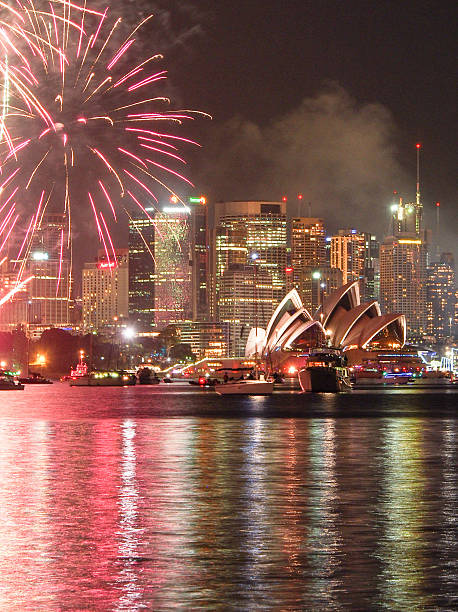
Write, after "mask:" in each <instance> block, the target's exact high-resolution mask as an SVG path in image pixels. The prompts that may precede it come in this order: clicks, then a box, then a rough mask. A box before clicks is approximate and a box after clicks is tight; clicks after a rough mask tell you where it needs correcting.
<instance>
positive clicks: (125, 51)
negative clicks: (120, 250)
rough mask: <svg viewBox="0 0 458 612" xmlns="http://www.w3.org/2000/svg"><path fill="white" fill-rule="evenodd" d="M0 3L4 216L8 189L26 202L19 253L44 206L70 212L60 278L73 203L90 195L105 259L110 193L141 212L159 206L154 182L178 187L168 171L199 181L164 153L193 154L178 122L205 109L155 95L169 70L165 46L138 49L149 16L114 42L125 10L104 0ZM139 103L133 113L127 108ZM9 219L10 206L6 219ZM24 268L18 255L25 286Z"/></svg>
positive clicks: (0, 195)
mask: <svg viewBox="0 0 458 612" xmlns="http://www.w3.org/2000/svg"><path fill="white" fill-rule="evenodd" d="M0 9H4V15H3V17H2V18H1V19H0V71H1V73H2V74H3V82H4V96H3V106H2V111H3V112H2V114H1V115H0V117H1V125H0V133H1V136H2V138H3V141H2V142H0V173H1V174H2V175H3V176H4V177H5V178H3V182H2V184H1V185H0V215H1V214H3V215H5V212H3V211H7V212H6V215H8V214H9V212H8V211H9V209H8V208H7V204H9V202H10V201H12V199H13V197H14V199H15V201H16V202H18V205H20V206H21V207H22V209H26V210H28V211H29V219H28V220H26V222H25V226H26V227H27V229H26V230H25V237H24V240H23V241H22V244H21V246H20V249H19V253H20V255H21V256H24V257H26V256H28V253H30V250H31V248H32V243H33V239H34V234H35V232H36V230H37V229H38V228H40V225H41V223H42V219H43V214H44V212H45V210H46V208H48V210H49V211H50V212H61V211H62V212H63V213H64V214H65V215H66V216H67V221H66V223H65V231H64V230H62V232H63V233H62V235H61V240H60V242H59V245H56V247H57V250H58V251H59V261H60V264H59V281H60V271H61V270H62V258H63V257H64V242H66V243H67V248H69V249H70V250H71V241H70V236H71V232H72V225H71V219H72V213H71V210H72V208H74V207H75V203H76V202H78V204H79V206H78V208H79V209H80V208H81V202H83V201H84V199H86V201H87V199H89V204H90V206H89V207H88V210H91V211H92V214H93V216H94V219H95V222H96V223H95V224H96V227H97V231H98V236H99V240H100V242H101V243H102V245H103V247H104V250H105V253H106V256H107V259H108V261H110V260H111V259H110V252H109V251H112V252H113V255H114V254H115V249H114V246H113V241H112V238H111V233H110V229H109V226H108V223H107V222H106V215H104V214H103V211H104V210H108V211H109V212H110V217H111V216H112V217H113V220H114V221H116V218H117V215H116V206H115V202H118V201H119V200H120V199H125V198H127V200H128V201H130V202H131V204H130V205H129V206H133V207H135V208H137V209H138V210H140V211H141V212H142V213H143V214H145V213H146V210H145V205H144V204H146V206H147V207H150V206H153V207H154V206H155V203H157V202H158V192H157V191H156V189H161V190H162V189H165V190H166V191H167V192H169V193H171V194H173V195H174V190H173V189H171V188H170V187H168V186H167V184H166V177H167V176H169V177H170V175H172V177H175V178H176V179H179V181H183V182H185V183H187V184H189V185H192V183H191V181H190V180H189V179H188V178H187V177H186V176H184V175H183V174H181V173H180V172H177V171H176V170H175V169H174V168H172V167H169V166H168V165H167V162H169V163H177V162H178V163H184V164H185V163H186V162H185V160H184V159H183V158H182V157H181V156H180V155H178V154H177V152H178V147H177V146H176V145H178V144H180V145H186V146H187V145H195V146H200V145H198V143H196V142H195V141H193V140H191V139H188V138H185V137H183V136H180V135H178V134H177V133H176V131H177V129H181V126H182V124H183V122H184V121H187V120H192V119H193V118H194V117H195V115H196V114H199V115H202V113H195V112H194V111H188V110H186V111H183V110H173V109H168V108H165V110H164V106H165V105H169V104H170V101H169V99H168V98H167V97H164V96H162V95H158V96H152V95H151V94H152V92H153V90H154V89H155V88H157V87H158V86H159V84H160V83H161V82H162V80H164V79H166V78H167V71H166V70H161V69H159V70H150V69H148V65H149V64H150V63H151V62H156V61H158V60H161V59H162V55H160V54H157V53H156V54H154V55H150V56H145V57H144V58H143V59H142V58H140V59H139V53H138V51H137V50H136V49H137V47H138V44H139V41H140V40H141V39H140V38H139V37H138V35H137V32H138V31H139V29H140V28H141V27H142V26H144V24H146V23H147V22H148V21H149V20H150V19H151V17H152V16H148V17H146V18H145V19H144V20H143V21H142V22H141V23H140V24H138V25H137V26H136V27H135V28H134V30H133V31H132V32H130V33H129V34H128V35H127V36H125V35H124V37H121V41H122V42H119V34H120V33H121V30H122V23H121V18H115V19H114V18H112V16H111V13H110V11H109V8H108V7H107V8H105V9H104V10H94V9H92V8H91V5H90V2H87V0H84V2H82V3H81V4H78V3H75V2H70V1H69V0H49V1H47V2H45V1H42V0H39V1H38V2H34V0H23V2H22V3H21V2H19V1H18V2H17V6H15V8H13V7H11V6H9V4H7V3H5V2H2V1H0ZM5 15H6V16H5ZM134 35H136V36H135V37H134ZM116 40H118V42H116ZM2 56H3V57H2ZM130 58H134V59H135V61H134V62H133V63H131V60H130ZM107 73H108V75H107ZM6 93H7V97H6V98H5V94H6ZM134 107H136V108H137V109H138V112H129V111H130V109H132V108H134ZM203 115H205V113H203ZM158 121H160V122H161V124H164V122H166V123H169V125H170V132H169V131H168V130H164V129H161V130H156V129H154V125H155V124H157V122H158ZM145 128H146V129H145ZM172 151H173V152H172ZM83 190H84V191H83ZM84 192H85V193H86V196H85V197H84ZM88 196H89V197H88ZM178 199H179V198H178ZM140 200H143V203H144V204H142V202H141V201H140ZM179 200H180V199H179ZM180 201H181V200H180ZM34 202H37V204H35V205H34ZM126 207H127V206H126V204H124V205H123V206H122V208H123V209H125V208H126ZM146 214H147V213H146ZM24 216H25V217H27V215H24ZM73 216H74V215H73ZM148 216H149V215H148ZM12 219H13V214H12V215H10V216H9V217H8V219H7V221H6V226H9V224H10V223H11V222H12ZM3 221H5V218H3ZM16 221H17V219H16V220H15V221H14V224H16ZM1 223H2V218H0V224H1ZM6 226H5V227H6ZM65 232H67V235H66V236H64V233H65ZM108 245H109V248H108ZM23 272H24V266H23V265H21V270H20V274H19V276H18V286H19V284H20V282H22V281H21V280H20V279H21V276H22V274H23Z"/></svg>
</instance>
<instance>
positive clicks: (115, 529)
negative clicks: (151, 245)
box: [0, 383, 458, 612]
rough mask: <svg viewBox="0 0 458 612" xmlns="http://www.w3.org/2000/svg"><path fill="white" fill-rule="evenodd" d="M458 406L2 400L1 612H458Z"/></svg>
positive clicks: (372, 396)
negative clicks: (56, 611) (449, 611)
mask: <svg viewBox="0 0 458 612" xmlns="http://www.w3.org/2000/svg"><path fill="white" fill-rule="evenodd" d="M457 405H458V393H456V392H448V393H446V392H444V393H440V392H435V391H434V392H425V391H424V392H416V391H408V390H404V389H400V390H396V391H392V392H381V393H376V392H354V393H352V394H347V395H330V394H329V395H314V396H311V395H307V396H301V395H291V394H287V393H284V394H277V395H274V396H272V397H270V398H243V397H242V398H235V399H228V398H218V397H216V396H215V395H214V394H213V392H211V391H209V392H205V391H200V390H193V389H192V388H190V387H178V386H175V385H173V386H170V387H162V386H160V387H150V388H148V387H136V388H124V389H88V388H69V387H68V386H67V385H66V384H63V383H57V384H54V385H53V386H52V387H35V388H33V387H28V388H26V390H25V391H24V392H0V547H1V549H0V575H1V582H0V610H1V611H2V612H3V611H5V610H6V611H9V610H14V611H16V610H20V611H23V610H24V611H25V610H33V611H36V610H141V609H147V610H170V609H177V610H200V609H203V610H282V611H283V610H365V611H366V610H367V611H369V610H403V611H404V610H409V611H410V610H456V609H458V541H457V528H458V520H457V515H458V456H457V455H458V445H457V440H458V419H457V416H458V408H457Z"/></svg>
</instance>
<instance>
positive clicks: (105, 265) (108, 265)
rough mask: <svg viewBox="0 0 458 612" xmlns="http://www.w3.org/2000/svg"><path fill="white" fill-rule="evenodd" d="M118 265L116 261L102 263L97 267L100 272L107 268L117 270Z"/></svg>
mask: <svg viewBox="0 0 458 612" xmlns="http://www.w3.org/2000/svg"><path fill="white" fill-rule="evenodd" d="M117 265H118V264H117V263H116V262H115V261H110V262H107V261H102V262H100V263H99V264H97V267H98V269H99V270H104V269H105V268H116V266H117Z"/></svg>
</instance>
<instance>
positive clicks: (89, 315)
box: [82, 249, 129, 331]
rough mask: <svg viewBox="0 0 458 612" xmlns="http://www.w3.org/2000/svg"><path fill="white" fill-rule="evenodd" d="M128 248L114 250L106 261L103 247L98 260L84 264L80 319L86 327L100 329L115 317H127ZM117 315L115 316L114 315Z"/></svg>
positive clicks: (87, 329) (108, 324) (88, 329)
mask: <svg viewBox="0 0 458 612" xmlns="http://www.w3.org/2000/svg"><path fill="white" fill-rule="evenodd" d="M128 254H129V251H128V249H119V250H118V251H116V261H110V262H108V261H107V260H106V257H105V252H104V251H99V257H98V261H96V262H91V263H86V264H85V265H84V267H83V283H82V295H83V305H82V323H83V329H84V330H85V331H90V330H103V329H104V328H106V327H109V326H112V325H113V321H114V320H117V319H121V318H124V319H127V315H128V295H129V270H128ZM115 317H116V319H115Z"/></svg>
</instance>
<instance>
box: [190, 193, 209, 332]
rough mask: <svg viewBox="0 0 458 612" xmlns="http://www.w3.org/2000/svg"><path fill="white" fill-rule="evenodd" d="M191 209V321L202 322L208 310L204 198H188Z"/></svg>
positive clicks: (206, 227) (206, 219)
mask: <svg viewBox="0 0 458 612" xmlns="http://www.w3.org/2000/svg"><path fill="white" fill-rule="evenodd" d="M189 207H190V209H191V261H192V275H191V276H192V319H193V321H204V320H206V319H207V318H208V316H209V313H210V309H209V303H208V300H209V252H210V247H209V242H210V237H209V230H208V206H207V200H206V198H205V197H204V196H200V197H195V198H189Z"/></svg>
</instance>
